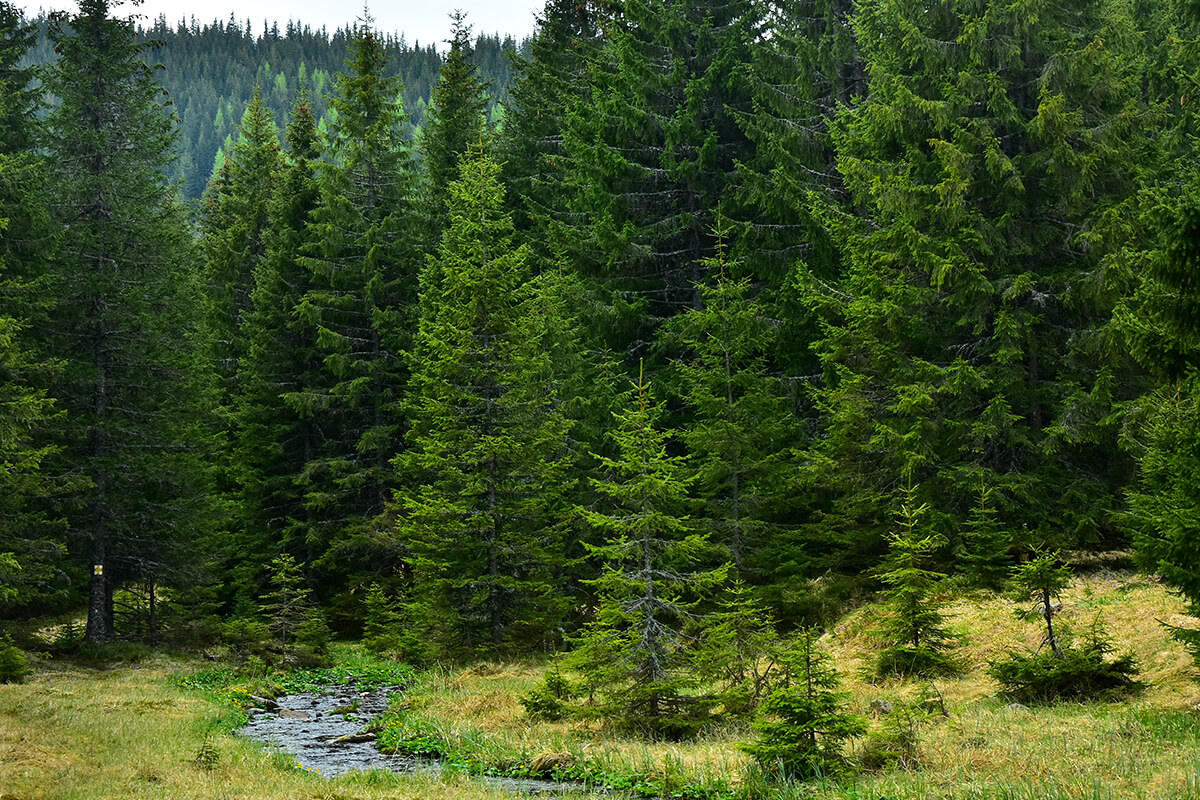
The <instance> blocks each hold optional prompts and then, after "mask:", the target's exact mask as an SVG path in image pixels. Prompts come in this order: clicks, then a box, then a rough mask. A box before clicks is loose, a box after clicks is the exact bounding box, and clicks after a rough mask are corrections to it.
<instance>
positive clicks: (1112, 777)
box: [408, 570, 1200, 800]
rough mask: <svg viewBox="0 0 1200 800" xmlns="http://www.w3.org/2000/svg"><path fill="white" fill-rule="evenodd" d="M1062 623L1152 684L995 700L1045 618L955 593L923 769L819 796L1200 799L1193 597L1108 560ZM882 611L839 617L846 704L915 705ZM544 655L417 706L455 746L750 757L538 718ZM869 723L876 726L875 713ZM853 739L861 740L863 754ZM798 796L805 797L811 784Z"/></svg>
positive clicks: (723, 769)
mask: <svg viewBox="0 0 1200 800" xmlns="http://www.w3.org/2000/svg"><path fill="white" fill-rule="evenodd" d="M1062 599H1063V609H1062V611H1061V612H1060V615H1059V617H1058V619H1059V621H1060V622H1061V623H1064V624H1065V625H1067V626H1070V627H1071V628H1073V629H1074V630H1076V631H1078V632H1080V633H1082V632H1084V631H1086V629H1087V628H1088V626H1089V625H1091V624H1092V622H1093V621H1094V620H1095V619H1096V618H1097V615H1099V616H1100V617H1101V618H1102V620H1103V622H1104V625H1105V628H1106V629H1107V631H1108V633H1109V635H1110V636H1111V637H1112V640H1113V644H1114V646H1115V647H1116V649H1118V650H1121V651H1124V650H1132V651H1133V653H1134V654H1135V655H1136V657H1137V659H1138V662H1139V664H1140V665H1141V668H1142V679H1143V680H1144V681H1145V682H1146V683H1147V689H1146V691H1145V692H1143V693H1142V694H1141V695H1140V696H1139V697H1137V698H1135V699H1133V700H1130V701H1127V702H1125V703H1121V704H1111V705H1109V704H1094V705H1070V704H1068V705H1063V706H1057V707H1052V708H1038V709H1033V710H1030V709H1024V708H1019V707H1010V706H1009V705H1008V704H1007V703H1006V702H1005V701H1003V700H1000V699H998V698H996V696H995V693H996V689H997V687H996V685H995V683H994V682H993V681H992V680H991V679H990V678H989V677H988V676H987V675H986V673H985V669H986V667H987V665H988V664H989V663H991V661H992V660H994V659H996V658H998V657H1003V656H1004V655H1005V654H1006V653H1009V652H1011V651H1013V650H1014V649H1017V648H1019V647H1029V648H1034V647H1036V646H1037V644H1038V642H1039V640H1040V633H1039V627H1038V625H1037V624H1035V623H1030V622H1027V621H1023V620H1020V619H1018V618H1017V616H1016V613H1015V606H1014V604H1013V602H1012V601H1011V600H1010V599H1008V598H1007V597H1004V596H1002V595H996V594H991V593H977V594H974V595H971V596H968V597H964V598H961V599H956V600H954V601H953V602H951V603H950V604H949V605H948V606H947V607H946V610H947V612H948V613H949V615H950V620H951V626H952V627H953V628H954V629H955V630H958V631H960V632H961V633H962V634H963V640H962V646H961V649H960V651H959V652H960V655H961V656H962V659H963V662H964V664H965V666H966V669H965V671H964V672H963V674H962V675H960V676H958V677H955V678H951V679H939V680H937V681H936V682H935V685H936V687H937V689H938V691H939V692H940V693H941V694H942V695H943V697H944V698H945V702H946V705H947V707H948V709H949V711H950V718H949V719H948V720H945V721H942V722H935V723H930V724H927V725H924V726H922V728H921V754H922V768H921V770H920V771H915V772H903V771H901V772H891V773H883V774H876V775H872V774H866V775H861V776H859V777H858V778H857V779H856V781H855V783H854V784H853V785H838V786H828V787H825V788H823V789H819V790H817V793H816V795H812V794H811V791H809V790H805V791H807V792H808V794H809V795H810V796H816V797H821V798H829V799H830V800H832V799H833V798H843V797H846V798H850V797H853V798H859V797H861V798H871V799H872V800H875V798H879V797H904V798H925V797H928V798H964V799H965V798H993V797H995V798H1025V797H1028V798H1030V800H1034V799H1035V798H1036V799H1037V800H1041V799H1042V798H1081V800H1082V799H1083V798H1088V799H1089V800H1094V799H1095V798H1110V797H1111V798H1130V800H1159V799H1160V798H1161V800H1181V798H1186V797H1196V798H1200V764H1198V763H1197V758H1196V750H1195V747H1196V745H1197V744H1200V720H1195V721H1191V720H1193V718H1194V717H1196V714H1195V713H1194V711H1193V710H1194V709H1196V707H1197V705H1198V704H1200V686H1198V685H1197V684H1196V683H1195V681H1194V670H1193V667H1192V662H1191V658H1190V657H1189V655H1188V654H1187V652H1186V651H1185V650H1184V649H1183V648H1182V647H1181V646H1180V645H1179V643H1178V642H1176V641H1174V640H1173V639H1171V638H1170V636H1169V635H1168V632H1167V630H1166V629H1165V628H1164V627H1163V626H1162V625H1161V624H1159V622H1160V621H1163V622H1167V623H1170V624H1184V625H1192V624H1195V621H1194V620H1192V619H1191V618H1189V617H1187V616H1186V615H1185V614H1184V605H1183V603H1182V601H1181V600H1180V599H1179V598H1178V597H1177V596H1175V595H1173V594H1171V593H1170V592H1168V591H1167V590H1166V589H1165V588H1164V587H1162V586H1161V585H1159V584H1157V583H1155V582H1154V581H1153V580H1151V579H1150V578H1147V577H1145V576H1139V575H1135V574H1132V573H1128V572H1121V571H1111V570H1101V571H1097V572H1094V573H1091V574H1087V575H1084V576H1081V577H1078V578H1076V579H1075V580H1074V581H1073V582H1072V584H1071V586H1070V588H1069V590H1068V591H1067V592H1065V593H1064V596H1063V598H1062ZM878 616H879V610H878V609H877V608H876V607H873V606H870V605H867V606H863V607H861V608H859V609H857V610H856V611H854V612H853V613H851V614H849V615H848V616H847V617H846V618H845V619H843V620H842V621H841V622H840V623H839V624H837V625H835V626H833V627H832V629H831V630H830V631H829V633H827V634H826V636H825V641H824V644H825V646H826V647H827V648H828V649H829V650H830V651H831V653H832V654H833V655H834V657H835V660H836V663H837V665H838V668H839V671H840V672H841V673H842V675H843V677H844V688H845V690H846V691H847V693H848V704H849V706H850V708H851V710H854V711H856V712H859V713H863V714H867V713H868V711H869V708H870V704H871V701H872V700H912V699H914V698H915V697H916V696H917V695H918V693H919V692H920V691H921V685H920V684H919V683H918V682H914V681H899V680H891V681H883V682H873V681H871V680H870V679H869V678H868V677H867V676H866V673H867V671H868V670H867V667H868V665H869V664H870V662H871V658H872V654H873V653H874V652H875V650H876V649H877V648H878V643H877V642H876V641H875V639H874V636H873V633H872V631H873V629H874V628H875V626H876V623H877V621H878ZM544 669H545V667H544V666H543V665H539V664H535V663H508V664H483V665H477V666H475V667H472V668H470V669H467V670H462V671H458V672H450V673H440V674H437V675H433V676H430V677H428V678H427V679H426V680H424V681H422V682H421V683H420V684H419V685H418V686H417V687H416V688H415V690H414V692H413V693H412V695H411V696H410V700H409V703H408V707H409V709H410V710H411V712H412V713H413V715H414V716H417V717H420V718H421V719H422V720H424V721H426V722H428V723H431V724H433V725H434V726H435V727H436V728H438V729H439V730H440V731H442V732H443V733H445V734H447V735H448V736H450V737H452V738H453V739H455V740H457V741H462V740H467V741H476V742H480V743H481V746H483V747H484V748H486V749H488V750H493V751H496V752H511V753H522V754H526V755H527V756H528V755H535V754H537V753H550V752H559V751H564V750H565V751H568V752H572V753H575V754H576V755H582V756H586V757H587V758H588V759H590V760H592V761H593V762H594V763H598V764H601V765H605V766H608V767H609V768H611V769H614V770H616V771H622V770H643V771H646V772H654V771H656V770H659V771H661V770H662V769H664V767H663V765H664V764H671V765H673V766H674V767H675V768H679V769H683V770H685V771H688V772H691V773H693V774H695V775H697V776H699V777H701V779H703V777H704V776H710V777H712V776H722V775H723V776H727V777H731V778H734V779H735V780H736V779H737V777H738V776H739V775H740V774H742V773H743V771H744V770H745V769H746V767H747V765H748V764H749V761H748V759H747V757H746V756H745V754H743V753H742V752H741V751H740V750H739V749H738V746H737V745H738V743H739V741H741V740H744V739H745V738H747V737H748V736H749V732H748V731H746V730H745V729H740V730H739V729H731V730H725V731H718V732H714V733H713V734H710V736H708V737H706V738H701V739H699V740H697V741H694V742H683V743H670V742H641V741H636V740H632V739H629V738H627V737H622V736H619V735H617V734H615V733H613V732H612V731H610V730H608V729H605V728H602V727H596V726H588V725H585V724H582V723H577V722H535V721H531V720H529V719H528V718H527V717H526V716H525V715H524V713H523V709H522V708H521V706H520V703H519V697H520V695H522V694H524V693H526V692H528V691H529V690H531V689H532V688H534V687H535V686H536V685H538V683H539V682H540V681H541V678H542V674H543V671H544ZM873 725H874V726H875V727H876V728H879V727H880V726H881V725H882V722H881V721H878V720H877V721H875V722H873ZM863 746H864V745H863V743H862V742H859V743H857V744H856V746H855V748H854V749H855V750H861V749H862V747H863ZM805 791H800V792H799V794H805Z"/></svg>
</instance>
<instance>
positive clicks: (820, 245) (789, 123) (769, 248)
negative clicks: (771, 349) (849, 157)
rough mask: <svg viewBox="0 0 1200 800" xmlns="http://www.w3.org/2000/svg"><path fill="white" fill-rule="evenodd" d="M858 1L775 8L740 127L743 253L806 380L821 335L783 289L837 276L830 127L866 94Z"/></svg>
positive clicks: (760, 41)
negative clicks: (801, 276) (795, 278)
mask: <svg viewBox="0 0 1200 800" xmlns="http://www.w3.org/2000/svg"><path fill="white" fill-rule="evenodd" d="M853 10H854V4H853V2H851V0H794V1H793V2H788V3H778V4H773V5H771V6H769V10H768V11H767V12H766V18H765V20H764V26H765V27H766V28H767V29H768V30H769V31H770V35H769V36H761V37H757V38H755V39H754V41H753V43H752V45H751V61H750V63H749V64H748V65H747V68H746V77H745V82H746V89H745V91H746V92H747V94H748V95H749V96H750V97H751V98H752V99H753V103H752V105H751V106H750V108H749V109H741V110H739V113H738V117H737V121H738V124H739V126H740V127H741V128H742V130H743V131H745V135H746V137H747V138H748V139H749V140H750V141H751V142H752V143H753V145H754V149H753V156H752V157H751V158H748V159H746V160H745V161H744V162H742V163H741V164H739V169H738V196H739V203H738V206H736V207H735V206H731V208H740V209H742V210H741V212H740V216H739V220H740V221H741V222H742V225H741V230H742V236H741V241H740V244H741V248H740V249H741V251H743V252H744V257H745V259H746V262H747V267H746V269H747V271H748V272H750V274H753V275H754V276H755V277H756V279H757V280H758V281H760V282H762V283H764V284H765V286H764V287H763V291H764V293H765V295H766V296H765V297H764V300H766V301H768V302H769V303H770V306H771V307H772V308H773V309H774V310H773V311H772V312H771V313H772V316H776V317H777V318H778V319H780V320H781V322H782V323H783V324H784V328H783V330H782V331H781V335H780V344H779V345H778V346H777V347H776V351H775V352H776V358H780V359H783V360H784V364H785V365H786V367H787V368H790V369H795V370H797V372H799V374H805V375H807V374H812V373H813V372H815V371H816V369H817V368H816V366H815V363H814V356H813V353H812V352H811V350H810V344H811V343H812V341H813V340H814V339H816V338H817V336H818V334H819V330H818V329H817V328H816V327H815V326H814V324H813V320H812V319H811V318H810V317H809V316H808V315H806V314H803V313H802V312H801V313H798V311H799V309H798V308H797V306H796V304H795V303H794V302H792V298H791V297H789V296H788V294H787V293H786V292H782V291H781V290H784V289H785V287H786V286H787V284H788V283H789V280H788V278H789V275H790V273H791V272H792V270H793V269H794V267H795V266H796V265H797V264H802V265H803V268H804V270H805V271H807V272H809V273H811V274H813V275H815V276H817V277H818V278H819V279H820V280H822V281H826V282H834V283H836V281H837V280H838V278H839V277H840V273H841V270H842V255H841V253H840V252H839V250H838V248H837V246H836V242H835V240H834V238H833V236H832V235H831V234H832V232H833V228H832V225H831V224H830V222H831V220H834V219H837V217H838V211H839V209H838V205H839V202H840V200H841V198H843V197H844V193H845V187H844V186H843V184H842V179H841V175H840V173H839V172H838V166H837V153H836V151H835V148H834V144H833V138H832V136H831V128H832V127H833V121H834V117H835V116H836V114H837V111H838V109H839V107H843V106H850V105H853V104H854V103H856V102H858V99H859V98H861V97H862V95H863V94H864V93H865V91H866V85H867V78H866V73H865V71H864V66H863V63H862V59H861V58H860V57H859V54H858V47H857V44H856V42H855V34H854V30H853V27H852V25H851V18H852V12H853Z"/></svg>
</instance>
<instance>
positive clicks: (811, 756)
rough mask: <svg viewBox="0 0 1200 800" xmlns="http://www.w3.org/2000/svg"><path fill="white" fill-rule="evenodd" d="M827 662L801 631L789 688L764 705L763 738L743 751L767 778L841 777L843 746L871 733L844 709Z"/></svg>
mask: <svg viewBox="0 0 1200 800" xmlns="http://www.w3.org/2000/svg"><path fill="white" fill-rule="evenodd" d="M829 662H830V657H829V654H828V653H826V652H824V651H823V650H822V649H821V647H820V644H819V642H818V637H817V633H816V631H814V630H813V629H811V628H807V629H805V630H804V631H802V632H801V634H800V635H799V636H798V637H797V639H796V643H795V646H794V647H793V649H792V651H791V652H790V653H789V654H788V657H787V665H788V667H789V668H790V672H791V681H790V683H789V684H788V685H787V686H783V687H781V688H779V689H776V690H775V691H774V692H772V693H771V696H770V697H768V698H767V701H766V702H765V703H763V706H762V712H761V715H760V717H759V719H758V720H757V721H756V722H755V723H754V730H755V731H756V732H757V733H758V735H759V738H758V740H757V741H754V742H750V743H749V744H746V745H744V746H743V749H744V750H745V751H746V752H748V753H750V754H751V755H752V756H754V757H755V758H756V759H757V760H758V762H759V763H760V764H761V765H762V766H763V768H764V769H765V770H767V771H768V772H769V773H772V774H775V775H777V776H778V777H781V778H790V779H800V780H808V779H811V778H816V777H820V776H825V775H831V774H834V773H837V772H839V771H841V770H843V769H844V768H845V766H846V761H845V757H844V756H843V755H842V747H843V744H844V743H845V742H846V740H848V739H854V738H857V737H859V736H862V735H864V734H865V733H866V732H867V721H866V720H865V719H863V718H862V717H861V716H858V715H856V714H851V713H849V712H848V711H846V710H845V698H844V697H843V695H842V694H840V693H839V692H838V687H839V685H840V683H841V681H840V680H839V678H838V674H837V672H836V671H834V669H833V666H832V665H831V664H830V663H829Z"/></svg>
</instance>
